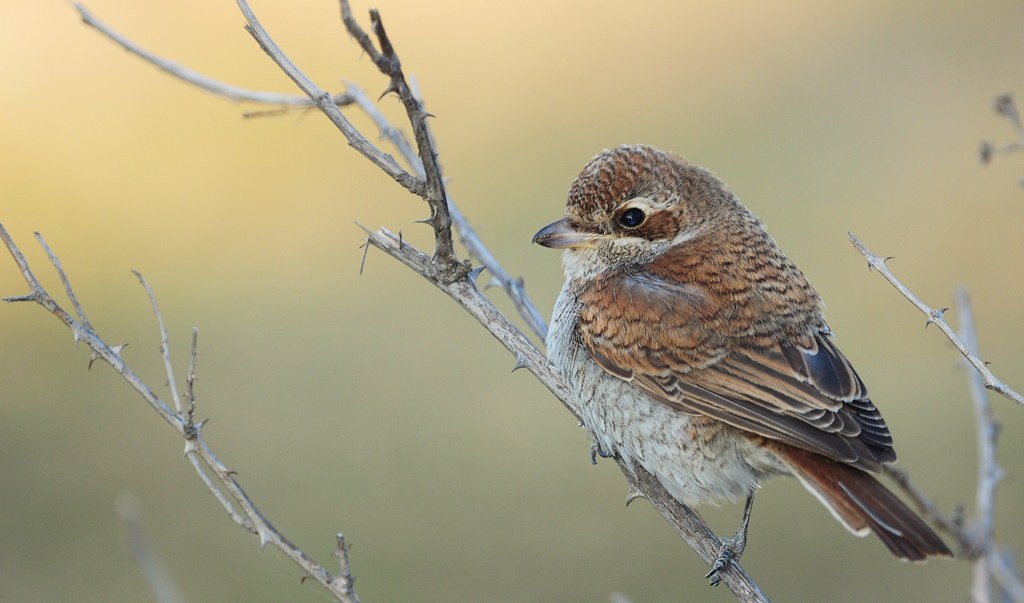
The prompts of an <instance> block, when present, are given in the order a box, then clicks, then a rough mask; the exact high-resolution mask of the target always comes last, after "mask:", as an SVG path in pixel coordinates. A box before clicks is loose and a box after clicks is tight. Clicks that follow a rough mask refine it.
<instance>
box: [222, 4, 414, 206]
mask: <svg viewBox="0 0 1024 603" xmlns="http://www.w3.org/2000/svg"><path fill="white" fill-rule="evenodd" d="M237 3H238V8H240V9H241V10H242V14H243V15H244V16H245V20H246V21H247V23H248V25H246V31H248V32H249V34H250V35H251V36H252V37H253V39H255V40H256V42H257V43H258V44H259V45H260V48H262V49H263V51H264V52H266V53H267V56H269V57H270V58H271V59H272V60H273V61H274V62H275V63H277V66H278V67H280V68H281V71H283V72H284V73H285V75H287V76H288V77H289V78H291V80H292V81H293V82H295V85H297V86H298V87H299V89H301V90H302V91H303V92H305V93H306V95H307V96H308V97H309V98H310V99H311V100H312V101H313V102H314V104H315V105H316V106H317V108H319V109H320V111H322V112H323V114H324V115H326V116H327V119H329V120H330V121H331V123H332V124H334V126H335V127H336V128H338V130H339V131H340V132H341V133H342V135H344V136H345V139H346V140H348V143H349V145H350V146H351V147H352V148H354V149H355V150H357V151H359V153H360V154H361V155H363V157H366V158H367V159H369V160H370V162H371V163H373V164H374V165H375V166H377V167H378V168H380V169H381V170H383V171H384V173H385V174H387V175H388V176H391V178H392V179H394V180H395V182H397V183H399V184H400V185H402V187H403V188H405V189H406V190H407V191H409V192H410V193H412V194H414V195H416V196H419V197H422V196H423V191H424V190H426V189H425V187H426V184H425V183H424V182H423V180H422V179H420V178H417V177H415V176H413V175H412V174H410V173H408V172H406V171H405V170H404V169H402V166H400V165H398V162H397V161H395V159H394V157H392V156H391V155H388V154H387V153H385V152H383V151H381V150H380V149H378V148H377V147H376V146H374V145H373V143H371V142H370V141H369V140H367V139H366V137H365V136H363V135H362V134H361V133H360V132H359V130H357V129H356V128H355V126H353V125H352V123H351V122H350V121H349V120H348V118H346V117H345V116H344V115H343V114H342V112H341V109H339V108H338V106H337V105H336V104H334V100H333V98H332V97H331V95H330V94H328V93H327V92H325V91H324V90H323V89H321V88H320V87H319V86H317V85H316V84H315V83H314V82H313V80H311V79H309V77H308V76H307V75H306V74H305V73H303V72H302V71H301V70H300V69H299V68H298V67H296V66H295V63H292V61H291V59H289V58H288V57H287V56H286V55H285V54H284V52H282V51H281V48H280V47H279V46H278V45H277V43H276V42H274V40H273V39H272V38H271V37H270V34H268V33H267V30H265V29H263V25H261V24H260V22H259V20H257V19H256V15H254V14H253V12H252V9H250V8H249V5H248V4H247V3H246V2H245V0H237Z"/></svg>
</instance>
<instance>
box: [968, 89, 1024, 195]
mask: <svg viewBox="0 0 1024 603" xmlns="http://www.w3.org/2000/svg"><path fill="white" fill-rule="evenodd" d="M992 108H993V109H995V112H996V113H998V114H999V115H1001V116H1003V117H1005V118H1006V120H1007V121H1009V122H1010V125H1011V126H1012V127H1013V133H1014V134H1015V135H1016V136H1017V140H1014V141H1013V142H1009V143H1006V144H1004V145H1001V146H996V145H995V144H993V143H992V142H991V141H988V140H984V141H982V143H981V146H980V147H979V149H978V155H979V157H980V158H981V162H982V163H986V164H987V163H988V162H990V161H992V157H993V156H995V155H1008V154H1011V153H1017V152H1020V151H1021V150H1024V123H1022V122H1021V119H1020V112H1019V111H1017V104H1016V103H1015V102H1014V100H1013V95H1012V94H1009V93H1007V94H1000V95H999V96H997V97H996V99H995V102H993V103H992ZM1018 183H1019V184H1020V185H1021V186H1024V178H1020V179H1018Z"/></svg>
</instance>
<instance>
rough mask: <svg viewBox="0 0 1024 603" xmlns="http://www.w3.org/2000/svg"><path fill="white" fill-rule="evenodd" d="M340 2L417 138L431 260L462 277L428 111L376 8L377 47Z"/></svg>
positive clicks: (450, 276)
mask: <svg viewBox="0 0 1024 603" xmlns="http://www.w3.org/2000/svg"><path fill="white" fill-rule="evenodd" d="M239 2H240V3H242V2H244V0H239ZM340 6H341V20H342V22H343V23H344V24H345V29H347V30H348V32H349V34H351V35H352V37H354V38H355V39H356V42H358V43H359V46H360V47H361V48H362V49H363V52H365V53H366V54H367V55H369V57H370V59H371V60H372V61H373V63H374V64H375V65H376V66H377V69H379V70H380V72H381V73H382V74H384V75H386V76H388V78H390V82H389V84H388V87H387V89H386V90H385V91H384V94H387V93H389V92H394V93H395V94H397V95H398V99H399V100H400V101H402V105H403V106H404V107H405V113H406V117H407V118H408V119H409V123H410V124H412V129H413V136H414V138H415V139H416V147H417V149H418V155H419V159H420V162H421V165H422V166H423V173H424V176H425V179H426V189H425V190H424V191H423V194H421V195H420V196H421V197H423V199H424V200H425V201H426V202H427V204H428V205H429V206H430V218H429V219H428V220H427V222H428V223H429V224H430V225H431V226H432V227H433V229H434V257H433V264H434V266H435V268H436V269H437V270H438V271H439V274H440V276H441V278H442V279H444V280H446V281H455V280H461V279H463V278H465V277H466V275H467V274H468V273H469V266H468V264H464V263H463V262H461V261H459V258H458V257H457V256H456V254H455V249H454V247H453V245H452V232H451V229H452V218H451V215H450V214H449V209H448V193H447V191H446V190H445V186H444V178H442V176H441V166H440V165H439V164H438V162H437V151H436V150H435V149H434V145H433V142H432V140H431V136H430V129H429V127H428V126H427V117H430V114H429V113H427V112H426V111H424V110H423V104H422V103H421V102H420V101H419V99H418V98H416V95H415V94H413V91H412V89H411V88H410V87H409V84H408V82H406V80H405V73H404V72H403V71H402V61H401V60H400V59H399V58H398V54H397V53H396V52H395V48H394V46H393V45H392V43H391V39H390V38H388V35H387V32H386V31H385V29H384V22H383V21H382V20H381V17H380V13H379V12H377V11H376V10H371V11H370V26H371V27H372V28H373V33H374V35H375V36H376V37H377V44H378V45H379V46H380V50H379V51H378V50H377V48H376V47H375V46H374V45H373V41H372V40H371V39H370V36H369V35H367V34H366V32H365V31H363V29H362V27H360V25H359V22H358V21H356V20H355V18H354V17H353V16H352V9H351V8H350V7H349V5H348V2H347V0H341V1H340Z"/></svg>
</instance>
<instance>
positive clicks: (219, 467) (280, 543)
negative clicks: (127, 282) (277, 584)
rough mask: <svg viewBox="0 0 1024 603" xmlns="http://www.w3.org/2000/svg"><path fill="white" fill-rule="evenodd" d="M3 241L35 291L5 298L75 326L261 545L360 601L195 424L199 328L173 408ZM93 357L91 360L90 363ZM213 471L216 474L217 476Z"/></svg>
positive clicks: (3, 236)
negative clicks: (268, 511) (271, 513)
mask: <svg viewBox="0 0 1024 603" xmlns="http://www.w3.org/2000/svg"><path fill="white" fill-rule="evenodd" d="M36 238H37V239H39V243H40V245H41V246H42V247H43V248H44V249H45V250H46V253H47V255H48V256H49V258H50V261H51V263H52V264H53V266H54V268H55V269H56V271H57V274H58V275H59V276H60V280H61V282H63V283H64V286H65V290H66V291H67V292H68V297H69V298H70V299H72V300H74V302H73V304H74V305H75V306H76V308H77V311H78V314H79V316H84V314H85V313H84V311H83V310H82V308H81V306H80V305H79V304H78V301H77V297H76V296H75V295H74V290H73V289H72V288H71V283H70V281H69V280H68V277H67V275H66V274H65V272H64V269H63V267H62V266H61V264H60V261H59V260H58V259H57V256H56V254H54V253H53V251H52V250H51V249H50V247H49V246H48V245H47V244H46V241H45V240H43V238H42V236H40V235H39V234H38V233H36ZM0 241H2V242H3V244H4V245H5V246H6V247H7V250H8V251H9V252H10V253H11V257H13V258H14V262H15V264H17V265H18V269H19V270H20V271H21V275H22V277H23V278H24V279H25V282H26V284H28V286H29V293H28V294H26V295H19V296H13V297H5V298H4V301H5V302H8V303H13V302H34V303H37V304H39V305H40V306H42V307H44V308H46V310H47V311H49V312H50V313H51V314H53V315H54V316H56V317H57V318H58V319H59V320H60V321H61V322H62V323H64V325H65V326H67V327H68V328H69V329H71V332H72V333H73V334H74V336H75V340H76V341H82V342H85V344H86V345H87V346H89V349H90V351H91V355H92V360H95V359H101V360H103V361H105V362H106V363H107V364H109V365H110V366H111V368H113V369H114V370H115V371H116V372H117V373H118V374H119V375H121V377H122V378H123V379H124V380H125V381H126V382H128V384H129V385H131V387H132V388H133V389H134V390H135V391H136V392H138V393H139V394H140V395H141V396H142V397H143V398H144V399H145V400H146V402H148V403H149V405H150V406H151V407H152V408H153V409H154V410H155V411H156V412H157V414H159V415H160V417H161V418H162V419H164V421H165V422H167V423H168V424H169V425H170V426H171V427H172V428H174V431H175V432H177V434H178V435H179V436H180V437H181V438H183V439H184V440H185V456H186V458H188V460H189V461H190V462H191V463H192V466H193V467H194V468H195V470H196V472H197V473H198V474H199V477H200V478H201V479H202V480H203V483H205V484H206V487H207V488H209V489H210V491H211V492H212V493H213V494H214V496H215V497H216V498H217V500H218V501H220V503H221V505H223V506H224V509H225V510H226V511H227V512H228V515H229V516H230V517H231V518H232V519H233V520H234V521H235V523H237V524H238V525H239V526H241V527H243V528H245V529H246V530H248V531H250V532H252V533H254V534H257V535H258V536H259V538H260V546H261V547H265V546H266V545H268V544H270V545H272V546H274V547H275V548H277V549H279V550H281V551H282V552H283V553H284V554H285V556H287V557H288V558H289V559H291V560H292V561H293V562H294V563H295V564H296V565H298V566H299V567H300V568H302V570H303V571H304V572H305V573H306V575H308V576H309V577H311V578H312V579H314V580H316V581H317V582H319V583H320V584H321V585H323V586H324V588H326V589H327V590H328V591H329V592H330V593H331V594H332V595H334V596H335V597H336V598H337V599H338V600H339V601H342V602H343V603H358V601H359V599H358V598H357V597H356V595H355V592H354V591H353V590H352V587H351V585H352V579H351V575H350V574H349V573H348V568H347V564H346V565H345V566H344V567H342V571H340V572H339V573H338V574H331V573H330V572H329V571H327V570H326V569H325V568H324V567H323V566H321V565H320V564H318V563H316V562H315V561H313V560H312V559H311V558H310V557H309V556H307V555H306V553H305V552H303V551H302V550H301V549H299V548H298V547H296V546H295V545H294V544H292V543H291V542H290V541H289V540H288V539H287V538H286V537H285V536H284V535H283V534H281V533H280V532H278V531H277V529H276V528H274V526H273V525H271V523H270V521H269V520H267V518H266V517H265V516H264V515H263V513H262V512H261V511H260V510H259V509H258V508H257V507H256V504H255V503H254V502H253V501H252V499H250V498H249V495H248V494H246V492H245V491H244V490H243V489H242V487H241V485H239V484H238V482H237V481H236V480H235V477H234V475H235V472H234V471H232V470H230V469H228V468H227V466H226V465H224V463H222V462H221V461H220V459H218V458H217V456H216V455H215V454H214V453H213V450H211V449H210V447H209V446H208V445H207V443H206V441H205V440H204V439H203V437H202V427H203V423H202V422H200V423H194V422H193V420H192V417H193V414H194V412H195V393H194V383H195V379H196V377H195V374H196V363H197V359H198V352H197V346H196V343H195V339H194V338H195V333H196V332H195V331H193V345H192V355H191V358H190V361H189V372H188V377H187V380H186V384H187V390H186V391H187V399H188V408H187V410H185V411H184V412H183V411H182V410H181V409H180V401H176V405H177V407H178V410H174V409H172V408H171V407H170V406H168V405H167V404H166V403H165V402H164V401H163V400H161V399H160V397H159V396H157V395H156V393H155V392H154V391H153V390H152V389H151V388H150V387H149V386H148V385H147V384H146V383H145V382H143V381H142V379H141V378H140V377H139V376H138V375H137V374H136V373H135V372H134V371H133V370H132V369H131V368H129V367H128V365H127V364H126V363H125V361H124V358H123V357H122V355H121V352H122V350H123V349H124V345H119V346H111V345H108V344H107V343H106V342H105V341H103V339H102V338H101V337H100V336H99V335H98V334H97V333H96V331H95V330H94V329H93V328H92V326H91V325H88V324H87V323H86V322H85V321H84V318H82V319H76V318H75V317H73V316H71V315H70V314H68V313H67V312H66V311H65V310H64V309H63V308H61V307H60V304H58V303H57V301H56V300H54V299H53V297H52V296H51V295H50V294H49V292H47V291H46V289H45V287H43V285H42V283H40V281H39V280H38V279H37V278H36V276H35V274H33V272H32V270H31V268H30V267H29V264H28V261H27V260H26V259H25V256H24V254H22V252H21V250H20V249H19V248H18V246H17V245H16V244H15V243H14V241H13V240H12V239H11V237H10V235H9V234H8V233H7V230H6V229H5V228H4V227H3V225H2V224H0ZM135 275H136V276H137V277H138V279H139V281H140V282H141V283H142V285H143V287H144V288H145V289H146V293H147V295H149V298H150V302H151V306H152V308H153V312H154V314H156V318H157V323H158V325H159V327H160V340H161V355H162V356H163V357H164V360H165V371H166V374H167V381H168V384H169V385H170V386H171V388H172V392H174V396H175V397H176V398H177V389H176V387H175V386H174V385H173V384H174V372H173V370H172V368H171V363H170V351H169V349H168V345H167V332H166V329H165V328H164V322H163V316H162V315H161V314H160V309H159V307H158V306H157V304H156V298H155V296H154V295H153V292H152V289H151V288H150V286H149V283H147V282H146V280H145V278H143V276H142V275H141V274H139V273H138V272H136V273H135ZM91 364H92V361H90V365H91ZM211 474H212V477H211Z"/></svg>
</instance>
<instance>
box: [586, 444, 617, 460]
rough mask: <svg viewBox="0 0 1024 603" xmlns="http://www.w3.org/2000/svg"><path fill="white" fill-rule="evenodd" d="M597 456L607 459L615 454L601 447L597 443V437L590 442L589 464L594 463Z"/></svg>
mask: <svg viewBox="0 0 1024 603" xmlns="http://www.w3.org/2000/svg"><path fill="white" fill-rule="evenodd" d="M599 456H600V457H601V458H603V459H609V458H612V457H614V456H615V454H614V453H611V452H608V451H607V450H605V449H604V448H601V444H599V443H598V441H597V438H594V439H593V441H591V442H590V464H591V465H596V464H597V457H599Z"/></svg>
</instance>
